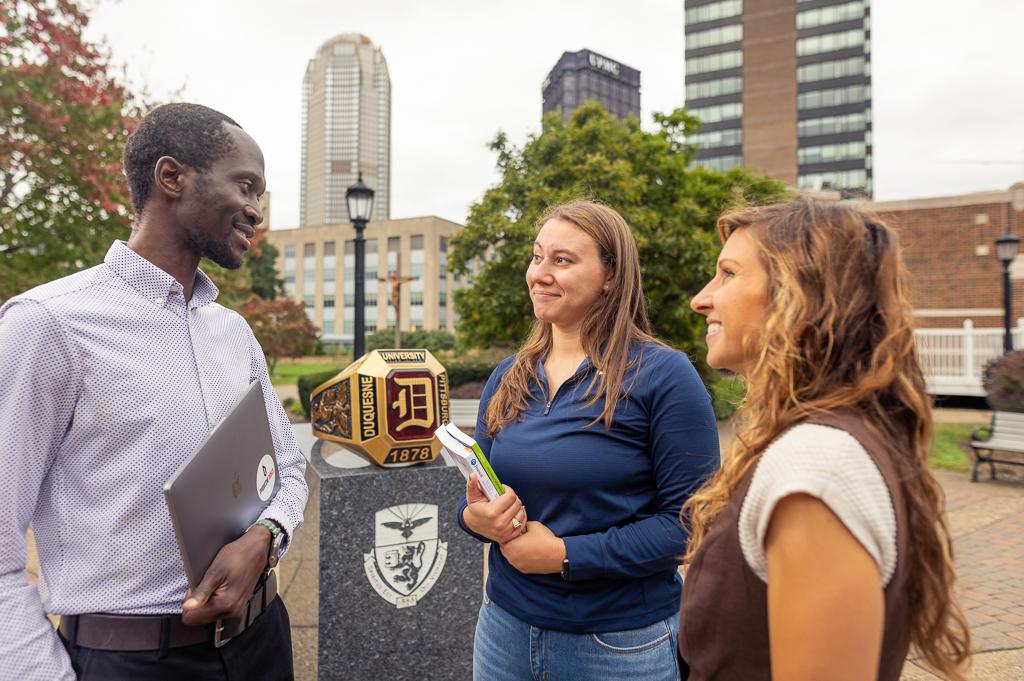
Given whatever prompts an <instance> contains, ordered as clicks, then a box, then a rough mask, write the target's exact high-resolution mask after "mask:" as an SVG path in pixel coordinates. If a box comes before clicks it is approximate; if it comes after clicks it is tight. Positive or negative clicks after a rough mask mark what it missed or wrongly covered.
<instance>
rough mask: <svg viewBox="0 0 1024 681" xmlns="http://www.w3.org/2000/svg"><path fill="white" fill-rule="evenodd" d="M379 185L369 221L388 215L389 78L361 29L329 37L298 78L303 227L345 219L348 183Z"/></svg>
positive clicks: (389, 176)
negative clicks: (300, 115) (299, 90)
mask: <svg viewBox="0 0 1024 681" xmlns="http://www.w3.org/2000/svg"><path fill="white" fill-rule="evenodd" d="M360 172H362V174H363V181H364V182H365V183H366V184H367V185H369V186H370V187H371V188H372V189H373V190H374V192H376V194H375V196H374V200H373V215H372V219H373V220H387V219H388V218H389V217H390V215H391V79H390V78H389V76H388V65H387V62H386V61H385V60H384V55H383V54H382V53H381V51H380V49H379V48H377V47H374V45H373V43H372V42H371V41H370V39H369V38H367V37H366V36H364V35H360V34H358V33H343V34H342V35H339V36H335V37H334V38H331V39H330V40H328V41H327V42H325V43H324V44H323V45H321V46H320V49H319V50H317V53H316V57H314V58H313V59H311V60H310V61H309V65H308V66H307V67H306V75H305V77H304V78H303V79H302V180H301V182H302V190H301V193H302V197H301V202H300V208H299V212H300V216H299V220H300V222H301V224H302V225H303V226H309V225H323V224H337V223H343V222H348V209H347V207H346V206H345V190H346V189H348V187H349V186H351V185H353V184H355V181H356V178H357V176H358V174H359V173H360Z"/></svg>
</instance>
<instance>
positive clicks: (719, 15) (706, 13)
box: [686, 0, 743, 24]
mask: <svg viewBox="0 0 1024 681" xmlns="http://www.w3.org/2000/svg"><path fill="white" fill-rule="evenodd" d="M741 12H743V2H742V0H722V1H721V2H712V3H711V4H708V5H701V6H700V7H688V8H687V9H686V23H688V24H699V23H701V22H702V21H714V20H715V19H725V18H726V17H736V16H739V15H740V13H741Z"/></svg>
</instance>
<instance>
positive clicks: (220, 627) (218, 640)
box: [213, 620, 232, 648]
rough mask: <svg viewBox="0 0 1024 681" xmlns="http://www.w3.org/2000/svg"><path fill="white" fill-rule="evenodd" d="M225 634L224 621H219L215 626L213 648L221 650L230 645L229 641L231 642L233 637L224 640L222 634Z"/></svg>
mask: <svg viewBox="0 0 1024 681" xmlns="http://www.w3.org/2000/svg"><path fill="white" fill-rule="evenodd" d="M223 633H224V620H217V621H216V622H214V624H213V647H214V648H220V647H221V646H224V645H226V644H227V643H228V641H230V640H231V639H232V637H231V636H228V637H227V638H222V637H221V634H223Z"/></svg>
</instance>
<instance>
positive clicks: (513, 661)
mask: <svg viewBox="0 0 1024 681" xmlns="http://www.w3.org/2000/svg"><path fill="white" fill-rule="evenodd" d="M678 633H679V616H678V615H672V616H671V617H669V618H668V619H665V620H662V621H660V622H655V623H654V624H651V625H649V626H646V627H640V628H639V629H629V630H626V631H615V632H605V633H600V634H570V633H566V632H564V631H553V630H551V629H541V628H539V627H534V626H530V625H529V624H527V623H526V622H524V621H522V620H521V619H519V618H517V617H515V616H513V615H512V614H510V613H509V612H508V611H506V610H503V609H502V608H501V607H499V606H498V605H496V604H495V603H493V602H491V600H490V599H489V598H487V597H486V596H484V602H483V605H482V606H480V617H479V619H477V622H476V636H475V638H474V640H473V681H618V680H619V679H627V680H629V681H640V680H641V679H642V680H643V681H678V679H679V667H678V662H677V658H676V635H677V634H678Z"/></svg>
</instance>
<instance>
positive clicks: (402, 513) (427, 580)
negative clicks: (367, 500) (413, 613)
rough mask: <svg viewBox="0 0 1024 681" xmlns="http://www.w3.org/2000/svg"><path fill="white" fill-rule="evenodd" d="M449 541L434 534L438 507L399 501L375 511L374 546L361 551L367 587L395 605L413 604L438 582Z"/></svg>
mask: <svg viewBox="0 0 1024 681" xmlns="http://www.w3.org/2000/svg"><path fill="white" fill-rule="evenodd" d="M447 557H448V544H447V543H446V542H443V541H440V540H439V539H438V537H437V506H435V505H433V504H400V505H398V506H390V507H388V508H384V509H381V510H379V511H377V513H376V514H375V516H374V546H373V550H372V551H371V552H370V553H364V554H363V569H364V570H365V571H366V578H367V579H368V580H369V581H370V586H372V587H373V590H374V591H376V592H377V593H378V594H379V595H380V597H381V598H383V599H384V600H386V601H387V602H388V603H392V604H394V606H395V607H397V608H408V607H410V606H413V605H416V603H417V602H419V600H420V599H421V598H423V596H425V595H426V594H427V592H428V591H430V589H431V587H433V586H434V584H435V583H436V582H437V579H438V577H440V576H441V571H442V570H443V569H444V562H445V559H446V558H447Z"/></svg>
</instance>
